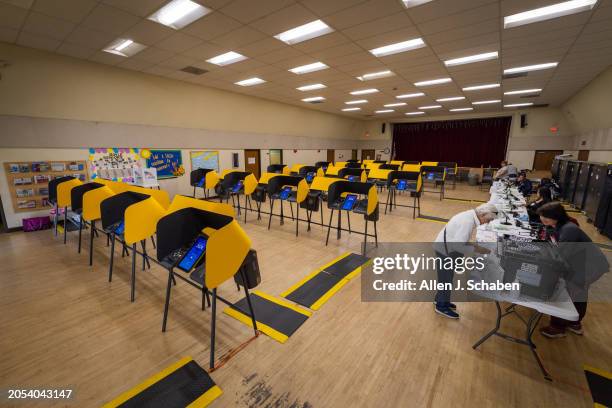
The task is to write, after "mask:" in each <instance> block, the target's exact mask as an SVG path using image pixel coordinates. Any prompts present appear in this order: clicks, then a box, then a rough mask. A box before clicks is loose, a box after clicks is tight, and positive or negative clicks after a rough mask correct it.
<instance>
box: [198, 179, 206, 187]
mask: <svg viewBox="0 0 612 408" xmlns="http://www.w3.org/2000/svg"><path fill="white" fill-rule="evenodd" d="M204 181H206V178H205V177H202V179H201V180H200V181H199V182H198V187H202V186H203V185H204Z"/></svg>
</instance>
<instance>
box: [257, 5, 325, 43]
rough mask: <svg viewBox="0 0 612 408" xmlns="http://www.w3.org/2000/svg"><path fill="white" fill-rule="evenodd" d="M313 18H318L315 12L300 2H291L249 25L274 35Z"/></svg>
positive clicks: (313, 19)
mask: <svg viewBox="0 0 612 408" xmlns="http://www.w3.org/2000/svg"><path fill="white" fill-rule="evenodd" d="M315 20H318V17H317V16H316V15H315V14H313V13H312V12H310V11H308V10H307V9H306V8H305V7H304V6H302V5H300V4H293V5H291V6H289V7H285V8H283V9H281V10H278V11H275V12H274V13H271V14H268V15H267V16H265V17H262V18H260V19H258V20H256V21H253V22H252V23H250V24H249V25H250V26H251V27H253V28H255V29H257V30H259V31H262V32H264V33H266V34H269V35H272V36H274V35H277V34H279V33H282V32H284V31H287V30H289V29H292V28H295V27H297V26H301V25H303V24H306V23H310V22H311V21H315ZM306 42H308V41H306Z"/></svg>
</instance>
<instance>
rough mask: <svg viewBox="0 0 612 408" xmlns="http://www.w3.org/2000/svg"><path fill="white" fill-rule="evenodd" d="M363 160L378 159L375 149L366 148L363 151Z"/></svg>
mask: <svg viewBox="0 0 612 408" xmlns="http://www.w3.org/2000/svg"><path fill="white" fill-rule="evenodd" d="M361 160H376V152H375V151H374V149H364V150H362V151H361Z"/></svg>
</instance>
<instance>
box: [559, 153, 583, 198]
mask: <svg viewBox="0 0 612 408" xmlns="http://www.w3.org/2000/svg"><path fill="white" fill-rule="evenodd" d="M562 165H564V168H563V169H562V170H561V173H560V175H559V185H560V187H561V196H562V197H563V200H565V201H568V202H572V200H573V199H574V191H575V190H576V176H577V175H578V162H577V161H575V160H564V162H563V163H562Z"/></svg>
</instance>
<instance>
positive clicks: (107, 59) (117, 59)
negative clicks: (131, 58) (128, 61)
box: [89, 51, 125, 65]
mask: <svg viewBox="0 0 612 408" xmlns="http://www.w3.org/2000/svg"><path fill="white" fill-rule="evenodd" d="M89 60H90V61H93V62H99V63H101V64H106V65H117V64H119V63H121V62H123V61H125V57H121V56H119V55H115V54H111V53H108V52H104V51H97V52H96V53H95V54H94V55H92V56H91V57H89Z"/></svg>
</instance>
